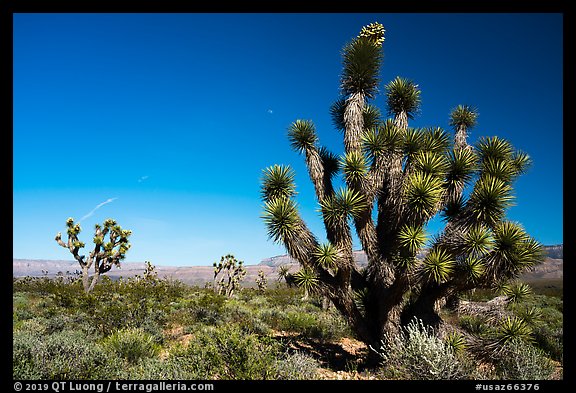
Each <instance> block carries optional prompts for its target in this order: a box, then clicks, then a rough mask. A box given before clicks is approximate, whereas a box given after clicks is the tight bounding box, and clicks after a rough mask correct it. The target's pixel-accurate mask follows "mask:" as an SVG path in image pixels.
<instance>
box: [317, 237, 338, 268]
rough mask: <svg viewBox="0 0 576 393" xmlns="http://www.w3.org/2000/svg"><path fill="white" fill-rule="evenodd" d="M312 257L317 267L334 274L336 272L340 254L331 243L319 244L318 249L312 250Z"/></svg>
mask: <svg viewBox="0 0 576 393" xmlns="http://www.w3.org/2000/svg"><path fill="white" fill-rule="evenodd" d="M313 255H314V259H315V260H316V263H318V265H320V266H322V267H323V268H325V269H329V270H332V271H334V272H336V271H337V269H338V267H337V266H338V259H339V258H340V253H339V252H338V249H337V248H336V247H335V246H334V245H333V244H332V243H324V244H319V245H318V247H316V249H315V250H314V254H313Z"/></svg>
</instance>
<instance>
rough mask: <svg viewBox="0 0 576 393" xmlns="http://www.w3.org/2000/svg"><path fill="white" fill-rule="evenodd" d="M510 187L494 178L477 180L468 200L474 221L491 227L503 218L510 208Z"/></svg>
mask: <svg viewBox="0 0 576 393" xmlns="http://www.w3.org/2000/svg"><path fill="white" fill-rule="evenodd" d="M513 199H514V197H513V195H512V187H511V186H510V185H509V184H507V183H506V182H504V181H502V180H499V179H497V178H494V177H484V178H480V179H478V181H476V184H475V186H474V190H473V191H472V194H471V195H470V198H469V200H468V206H470V208H471V210H470V211H471V213H472V215H473V218H474V221H475V222H479V223H485V224H486V225H489V226H493V225H495V224H496V223H497V222H498V221H500V220H501V219H502V218H503V217H504V213H505V211H506V209H507V208H508V207H510V206H512V201H513Z"/></svg>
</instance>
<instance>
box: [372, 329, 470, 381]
mask: <svg viewBox="0 0 576 393" xmlns="http://www.w3.org/2000/svg"><path fill="white" fill-rule="evenodd" d="M373 350H374V349H373ZM377 352H378V353H379V354H380V356H381V357H382V359H383V370H382V373H383V375H384V376H388V377H392V378H398V379H410V380H413V379H416V380H429V379H443V380H444V379H463V378H466V377H467V376H468V371H467V367H466V365H465V363H464V362H463V361H462V360H460V359H459V357H458V356H457V355H456V354H455V353H454V351H453V350H452V349H451V347H450V345H449V344H447V343H446V342H444V341H443V340H441V339H440V338H438V337H437V336H436V335H435V334H434V333H433V331H432V330H431V329H429V328H427V327H425V326H424V325H423V324H422V322H421V321H413V322H411V323H410V324H408V325H407V326H406V328H405V329H404V330H403V331H402V333H401V334H399V335H397V336H394V337H387V338H386V340H385V341H384V342H383V343H382V346H381V348H380V351H377Z"/></svg>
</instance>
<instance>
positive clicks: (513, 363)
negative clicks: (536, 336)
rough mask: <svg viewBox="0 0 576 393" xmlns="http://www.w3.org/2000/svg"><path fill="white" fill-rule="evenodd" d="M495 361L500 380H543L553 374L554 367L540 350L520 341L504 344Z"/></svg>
mask: <svg viewBox="0 0 576 393" xmlns="http://www.w3.org/2000/svg"><path fill="white" fill-rule="evenodd" d="M495 360H496V362H495V363H496V371H497V372H498V374H499V376H500V377H501V378H502V379H518V380H544V379H549V378H550V376H551V375H552V373H553V372H554V365H553V364H552V362H551V361H550V360H549V359H548V358H547V357H546V356H545V355H544V354H543V353H542V351H541V350H539V349H538V348H535V347H534V346H532V345H530V344H528V343H526V342H524V341H521V340H511V341H509V342H508V343H506V344H505V345H504V347H503V348H502V351H500V352H499V354H498V355H497V357H496V359H495Z"/></svg>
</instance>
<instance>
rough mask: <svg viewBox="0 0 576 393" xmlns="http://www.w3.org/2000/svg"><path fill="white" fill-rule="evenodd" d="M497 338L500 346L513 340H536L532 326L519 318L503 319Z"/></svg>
mask: <svg viewBox="0 0 576 393" xmlns="http://www.w3.org/2000/svg"><path fill="white" fill-rule="evenodd" d="M496 337H497V340H498V342H499V343H500V345H503V344H505V343H507V342H509V341H511V340H522V341H527V342H531V341H533V339H534V337H533V336H532V329H531V328H530V326H529V325H528V324H527V323H526V322H525V321H524V320H523V319H521V318H518V317H506V318H505V319H503V320H502V321H501V322H500V325H499V326H498V331H497V333H496Z"/></svg>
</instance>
